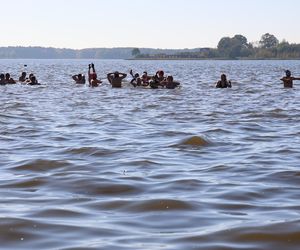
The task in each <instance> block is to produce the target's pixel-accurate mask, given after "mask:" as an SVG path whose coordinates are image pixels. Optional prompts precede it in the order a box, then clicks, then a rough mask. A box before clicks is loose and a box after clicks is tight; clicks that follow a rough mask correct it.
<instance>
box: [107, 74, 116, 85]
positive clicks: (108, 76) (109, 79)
mask: <svg viewBox="0 0 300 250" xmlns="http://www.w3.org/2000/svg"><path fill="white" fill-rule="evenodd" d="M113 74H114V73H108V74H107V80H108V81H109V83H111V81H112V76H113Z"/></svg>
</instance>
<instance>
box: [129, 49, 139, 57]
mask: <svg viewBox="0 0 300 250" xmlns="http://www.w3.org/2000/svg"><path fill="white" fill-rule="evenodd" d="M140 54H141V51H140V50H139V48H134V49H133V50H132V51H131V55H132V56H134V57H137V56H138V55H140Z"/></svg>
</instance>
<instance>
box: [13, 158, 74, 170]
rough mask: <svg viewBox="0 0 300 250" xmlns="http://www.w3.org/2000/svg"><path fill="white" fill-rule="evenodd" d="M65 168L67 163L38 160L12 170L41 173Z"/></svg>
mask: <svg viewBox="0 0 300 250" xmlns="http://www.w3.org/2000/svg"><path fill="white" fill-rule="evenodd" d="M66 166H69V163H68V162H66V161H56V160H44V159H38V160H34V161H31V162H29V163H26V164H22V165H19V166H16V167H15V168H14V169H15V170H19V171H33V172H43V171H49V170H52V169H58V168H63V167H66Z"/></svg>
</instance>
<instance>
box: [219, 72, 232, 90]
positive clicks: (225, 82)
mask: <svg viewBox="0 0 300 250" xmlns="http://www.w3.org/2000/svg"><path fill="white" fill-rule="evenodd" d="M216 88H221V89H224V88H231V81H228V80H227V76H226V75H225V74H222V75H221V80H220V81H218V82H217V84H216Z"/></svg>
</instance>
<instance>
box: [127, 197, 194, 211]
mask: <svg viewBox="0 0 300 250" xmlns="http://www.w3.org/2000/svg"><path fill="white" fill-rule="evenodd" d="M193 208H194V205H193V204H191V203H190V202H185V201H182V200H172V199H165V200H159V199H153V200H144V201H136V202H132V203H131V204H128V207H127V211H128V212H134V213H135V212H154V211H170V210H188V211H190V210H191V209H193Z"/></svg>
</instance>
